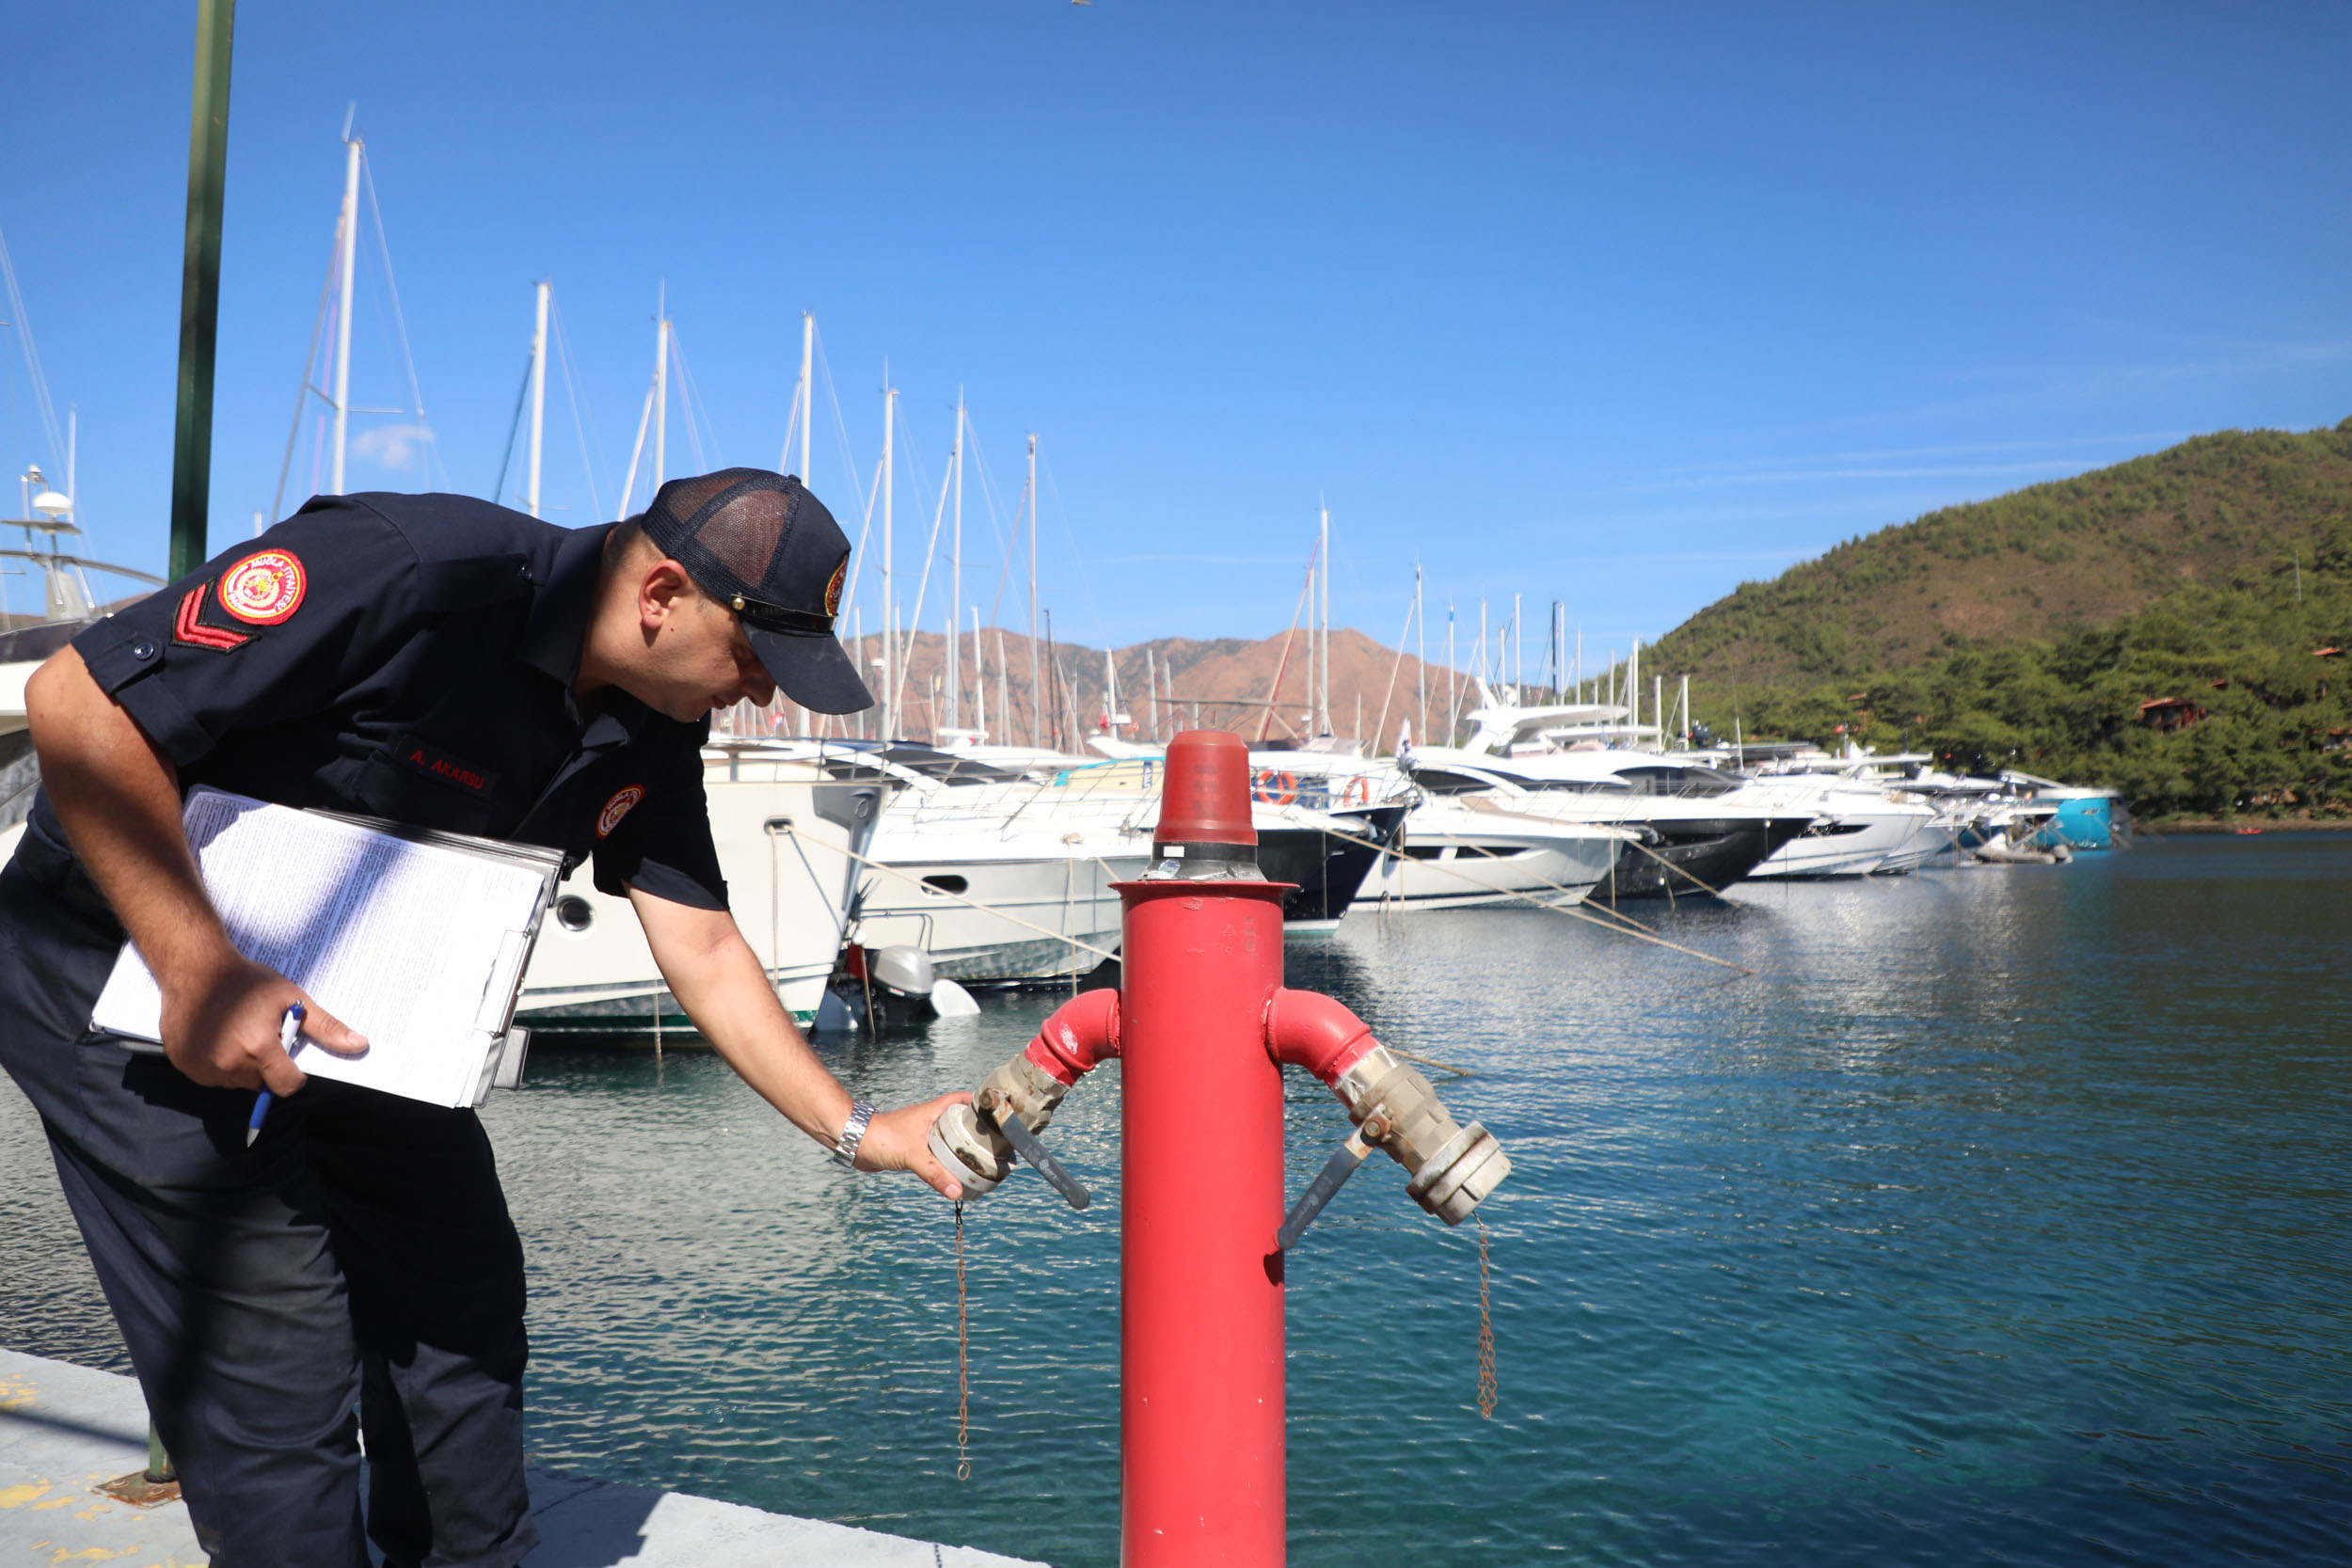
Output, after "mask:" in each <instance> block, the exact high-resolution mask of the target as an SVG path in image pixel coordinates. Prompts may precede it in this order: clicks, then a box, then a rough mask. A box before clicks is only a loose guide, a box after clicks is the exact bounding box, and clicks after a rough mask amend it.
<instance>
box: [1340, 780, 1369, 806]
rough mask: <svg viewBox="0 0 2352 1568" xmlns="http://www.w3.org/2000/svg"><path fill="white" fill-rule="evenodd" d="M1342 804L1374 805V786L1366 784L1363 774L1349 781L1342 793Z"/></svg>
mask: <svg viewBox="0 0 2352 1568" xmlns="http://www.w3.org/2000/svg"><path fill="white" fill-rule="evenodd" d="M1340 804H1342V805H1343V806H1368V805H1370V804H1372V785H1371V784H1368V783H1366V782H1365V779H1364V776H1363V775H1362V774H1361V773H1359V774H1357V775H1356V776H1355V777H1354V778H1352V779H1350V780H1348V781H1347V787H1345V788H1344V789H1343V790H1341V791H1340Z"/></svg>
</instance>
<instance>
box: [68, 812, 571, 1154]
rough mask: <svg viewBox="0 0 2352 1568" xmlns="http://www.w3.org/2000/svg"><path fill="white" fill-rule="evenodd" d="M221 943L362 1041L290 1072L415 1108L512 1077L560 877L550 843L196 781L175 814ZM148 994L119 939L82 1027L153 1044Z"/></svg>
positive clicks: (511, 1082) (153, 1006) (451, 1102)
mask: <svg viewBox="0 0 2352 1568" xmlns="http://www.w3.org/2000/svg"><path fill="white" fill-rule="evenodd" d="M181 822H182V825H183V829H184V830H185V832H186V833H187V838H188V847H189V848H190V849H191V850H193V851H194V852H195V855H196V861H197V867H198V870H199V872H200V873H201V875H202V876H203V879H204V887H205V891H206V892H207V893H208V894H209V895H211V897H212V900H213V905H214V907H215V909H217V910H218V911H220V916H221V920H222V922H223V924H224V925H226V926H227V927H228V930H229V937H230V941H231V942H234V943H235V944H236V947H237V950H238V951H239V952H240V953H243V954H244V955H245V956H246V957H247V958H253V959H255V960H257V961H259V962H262V963H265V964H268V965H269V966H270V967H271V968H273V969H275V970H277V971H278V973H279V974H283V975H285V976H286V977H287V978H288V979H290V980H292V981H293V982H294V984H295V985H297V986H300V987H301V988H302V989H303V990H305V991H306V992H308V993H309V994H310V996H311V997H312V998H313V999H314V1000H315V1001H316V1002H317V1003H318V1005H319V1006H322V1007H324V1008H325V1009H326V1011H327V1012H329V1013H331V1014H333V1015H334V1016H335V1017H337V1018H339V1019H341V1020H342V1021H343V1022H345V1023H348V1024H350V1025H351V1026H352V1027H353V1028H354V1029H357V1030H358V1032H359V1033H360V1034H362V1035H364V1036H366V1037H367V1038H368V1050H367V1051H366V1052H365V1053H362V1054H361V1055H359V1056H357V1057H345V1056H338V1055H336V1054H334V1053H332V1052H327V1051H322V1050H317V1049H315V1048H313V1049H311V1050H309V1051H305V1052H304V1053H302V1057H301V1066H302V1070H303V1071H304V1072H306V1073H310V1074H311V1075H313V1076H316V1077H320V1078H327V1079H332V1080H335V1081H337V1082H341V1083H347V1084H357V1085H360V1086H362V1087H366V1088H373V1089H379V1090H382V1091H383V1092H385V1093H388V1094H398V1095H404V1096H405V1097H407V1098H409V1099H411V1100H418V1101H424V1102H426V1103H428V1104H435V1105H446V1106H452V1107H460V1106H469V1105H479V1104H481V1103H482V1101H484V1100H485V1098H487V1096H488V1094H489V1091H490V1089H491V1088H492V1087H494V1086H496V1087H506V1088H512V1087H516V1086H517V1085H519V1084H520V1082H521V1076H522V1067H523V1059H524V1055H525V1053H526V1052H527V1050H528V1048H529V1031H527V1030H521V1029H516V1028H515V1027H514V1015H515V998H516V994H517V993H518V992H519V991H520V990H521V989H522V978H523V974H524V971H525V970H526V969H527V968H528V967H529V966H530V962H531V951H532V946H533V944H534V943H535V942H537V940H538V935H539V926H540V922H541V920H542V919H543V918H544V917H545V915H546V913H547V911H548V905H549V904H550V903H551V902H552V900H553V898H554V895H555V886H556V882H557V881H558V879H560V878H561V877H562V876H563V871H564V863H563V856H562V854H561V852H560V851H557V850H554V849H549V848H546V847H542V846H539V845H532V844H510V843H506V842H504V841H502V840H499V839H488V838H476V837H473V836H471V835H469V834H465V833H451V832H440V831H438V830H436V829H430V828H416V827H411V826H408V825H406V824H403V823H395V822H385V821H381V820H378V819H374V818H370V817H364V816H347V815H345V814H343V813H340V812H325V811H298V810H295V809H294V808H293V807H290V806H278V805H271V804H268V803H266V802H264V801H261V800H249V799H247V798H246V797H245V796H242V795H232V794H230V793H229V792H228V791H226V790H219V789H214V788H211V787H210V786H205V785H199V787H197V788H196V789H194V790H191V791H190V792H189V794H188V798H187V801H186V803H185V805H184V807H183V811H182V814H181ZM162 1010H163V997H162V993H161V992H160V990H158V989H157V987H156V984H155V978H154V976H153V974H151V973H150V972H149V970H148V967H147V964H146V961H145V960H144V959H142V958H140V957H139V954H138V950H137V948H136V947H135V945H134V944H132V943H129V942H125V943H124V944H123V948H122V951H121V953H120V954H119V956H118V957H117V958H116V959H115V967H114V971H113V973H112V974H110V975H109V976H108V977H107V980H106V985H105V989H104V990H102V991H101V992H100V993H99V996H98V1002H97V1005H96V1006H95V1007H94V1008H93V1009H92V1010H91V1015H90V1026H91V1027H92V1028H94V1029H101V1030H104V1031H107V1032H109V1033H112V1034H116V1035H119V1036H121V1037H123V1038H124V1040H125V1041H126V1042H127V1043H129V1044H131V1046H132V1048H133V1049H139V1048H140V1046H141V1044H142V1042H144V1043H145V1044H146V1045H147V1046H149V1047H151V1049H155V1050H161V1049H162V1046H161V1037H162Z"/></svg>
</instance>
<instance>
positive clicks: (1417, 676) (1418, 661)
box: [1413, 561, 1429, 746]
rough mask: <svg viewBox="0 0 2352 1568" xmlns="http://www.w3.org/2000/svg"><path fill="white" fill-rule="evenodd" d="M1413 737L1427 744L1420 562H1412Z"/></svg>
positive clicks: (1426, 639)
mask: <svg viewBox="0 0 2352 1568" xmlns="http://www.w3.org/2000/svg"><path fill="white" fill-rule="evenodd" d="M1413 691H1414V695H1415V696H1416V697H1417V698H1418V699H1419V701H1418V703H1417V705H1416V707H1415V717H1414V721H1413V738H1414V739H1416V740H1418V741H1420V742H1421V743H1422V745H1423V746H1426V745H1428V744H1429V619H1428V617H1427V616H1425V615H1423V614H1422V602H1421V562H1418V561H1416V562H1413Z"/></svg>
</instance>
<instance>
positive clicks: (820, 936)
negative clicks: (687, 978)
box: [515, 741, 901, 1034]
mask: <svg viewBox="0 0 2352 1568" xmlns="http://www.w3.org/2000/svg"><path fill="white" fill-rule="evenodd" d="M900 787H901V786H900V785H899V784H898V782H897V781H896V780H893V779H890V778H887V777H880V778H865V779H857V780H850V781H844V780H841V779H837V778H835V777H834V775H833V773H832V772H831V771H829V770H828V769H827V768H825V767H823V766H822V765H821V764H819V763H817V762H815V761H812V760H810V759H807V758H804V757H798V756H794V755H791V754H789V753H788V752H786V751H785V750H783V749H781V748H776V747H771V746H766V745H762V744H760V743H757V742H750V743H746V742H739V741H730V742H727V743H725V744H723V745H719V746H713V747H711V748H710V749H709V750H707V751H706V752H704V753H703V791H704V794H705V796H706V797H707V799H708V801H709V808H710V836H711V839H712V842H713V843H714V844H715V845H716V846H717V847H718V850H719V866H720V869H721V871H723V873H724V874H725V876H726V879H727V902H728V904H729V906H730V907H731V908H732V910H733V911H734V914H735V923H736V926H737V927H739V929H740V930H741V931H742V933H743V940H744V941H745V942H749V943H750V944H751V948H752V951H753V952H754V953H755V954H757V955H758V957H759V961H760V964H761V966H762V967H763V968H765V969H766V970H767V971H768V978H769V982H770V983H771V985H773V986H774V987H775V988H776V995H777V996H778V998H779V999H781V1000H782V1001H783V1003H784V1005H785V1006H786V1007H787V1008H788V1009H790V1011H791V1013H792V1015H793V1017H794V1018H796V1019H798V1020H800V1021H801V1022H803V1023H805V1022H808V1021H809V1020H810V1019H811V1018H812V1017H814V1016H815V1014H816V1011H817V1006H818V1003H819V1002H820V1001H821V1000H822V999H823V996H824V990H825V981H826V980H827V979H828V978H829V977H830V976H831V975H832V974H833V972H834V963H835V961H836V960H837V959H838V958H839V957H840V952H841V943H842V938H843V932H844V930H845V929H846V928H847V927H848V926H849V923H850V901H851V899H852V897H853V896H854V895H855V892H856V889H857V886H858V879H859V876H860V873H861V870H862V866H861V864H860V862H859V859H858V857H861V856H866V855H868V854H870V852H871V850H872V847H873V839H874V832H875V827H876V824H877V823H879V822H880V821H881V820H882V816H883V813H884V811H885V808H886V807H887V806H888V804H889V802H890V800H891V799H892V798H893V797H894V796H896V795H897V794H898V791H899V788H900ZM515 1018H516V1022H518V1023H522V1024H526V1025H528V1026H529V1027H531V1028H533V1029H541V1030H548V1031H551V1032H560V1033H565V1034H597V1033H610V1032H614V1031H628V1032H630V1033H637V1032H644V1031H652V1030H658V1029H664V1028H677V1029H684V1028H687V1027H689V1025H688V1023H687V1022H686V1018H685V1015H684V1013H683V1012H682V1011H681V1010H680V1009H679V1007H678V1005H677V1002H676V999H675V998H674V997H673V996H671V994H670V992H669V989H668V988H667V987H666V986H665V985H664V984H663V983H662V979H661V974H660V970H658V969H657V968H656V967H655V966H654V961H653V953H652V950H651V949H650V948H648V947H647V946H646V945H645V937H644V931H643V930H642V929H641V928H640V927H639V926H638V924H637V916H636V914H635V912H634V911H631V910H630V908H629V907H628V899H627V898H615V897H613V896H612V895H609V894H604V893H599V892H597V891H596V886H595V884H594V882H593V880H592V879H591V868H590V867H588V866H585V865H583V866H581V867H580V869H579V870H577V871H575V872H574V873H573V874H572V876H571V877H570V879H567V880H566V881H565V882H564V884H563V886H562V887H561V888H559V889H558V890H557V894H556V900H555V906H554V908H553V909H551V910H550V911H548V917H547V919H546V920H544V921H543V922H541V924H540V928H539V942H538V945H537V946H536V947H535V948H534V949H533V950H532V956H531V967H530V968H529V969H527V970H526V971H525V972H524V974H523V989H522V995H521V997H520V998H519V999H518V1000H517V1002H516V1010H515Z"/></svg>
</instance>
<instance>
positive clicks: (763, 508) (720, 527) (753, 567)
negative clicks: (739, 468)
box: [687, 482, 792, 583]
mask: <svg viewBox="0 0 2352 1568" xmlns="http://www.w3.org/2000/svg"><path fill="white" fill-rule="evenodd" d="M722 483H723V482H722ZM714 488H715V487H714ZM710 494H711V492H710V491H705V492H704V493H703V497H704V499H707V497H708V496H709V495H710ZM688 504H691V505H692V506H695V507H699V506H700V505H701V504H702V501H701V499H696V500H694V501H692V502H691V503H688ZM687 515H689V516H691V515H692V513H691V511H690V512H689V513H688V514H687ZM791 515H792V501H791V498H790V497H788V496H786V495H783V494H781V493H780V492H778V491H774V490H754V491H751V492H749V493H748V494H745V495H741V496H738V497H737V498H736V499H733V500H731V501H729V502H727V504H726V505H724V506H723V507H721V508H720V509H719V511H718V513H717V515H714V516H712V517H711V518H710V519H709V520H708V521H707V522H705V523H704V524H703V526H702V528H701V530H700V531H699V532H698V533H697V534H696V535H695V537H696V538H698V539H699V540H701V542H702V546H703V548H705V549H707V550H708V551H709V552H710V553H711V554H712V555H714V556H716V557H718V558H719V561H720V562H721V564H723V565H724V566H725V567H726V568H727V569H728V570H729V571H731V572H734V573H735V574H736V575H738V576H739V577H740V578H742V579H743V580H744V581H745V582H746V583H756V582H758V581H759V580H760V579H761V578H765V577H766V576H767V575H768V562H770V561H771V560H772V559H774V557H775V553H776V542H777V541H778V540H779V539H781V538H783V536H784V525H785V520H786V519H787V518H788V517H790V516H791Z"/></svg>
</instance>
